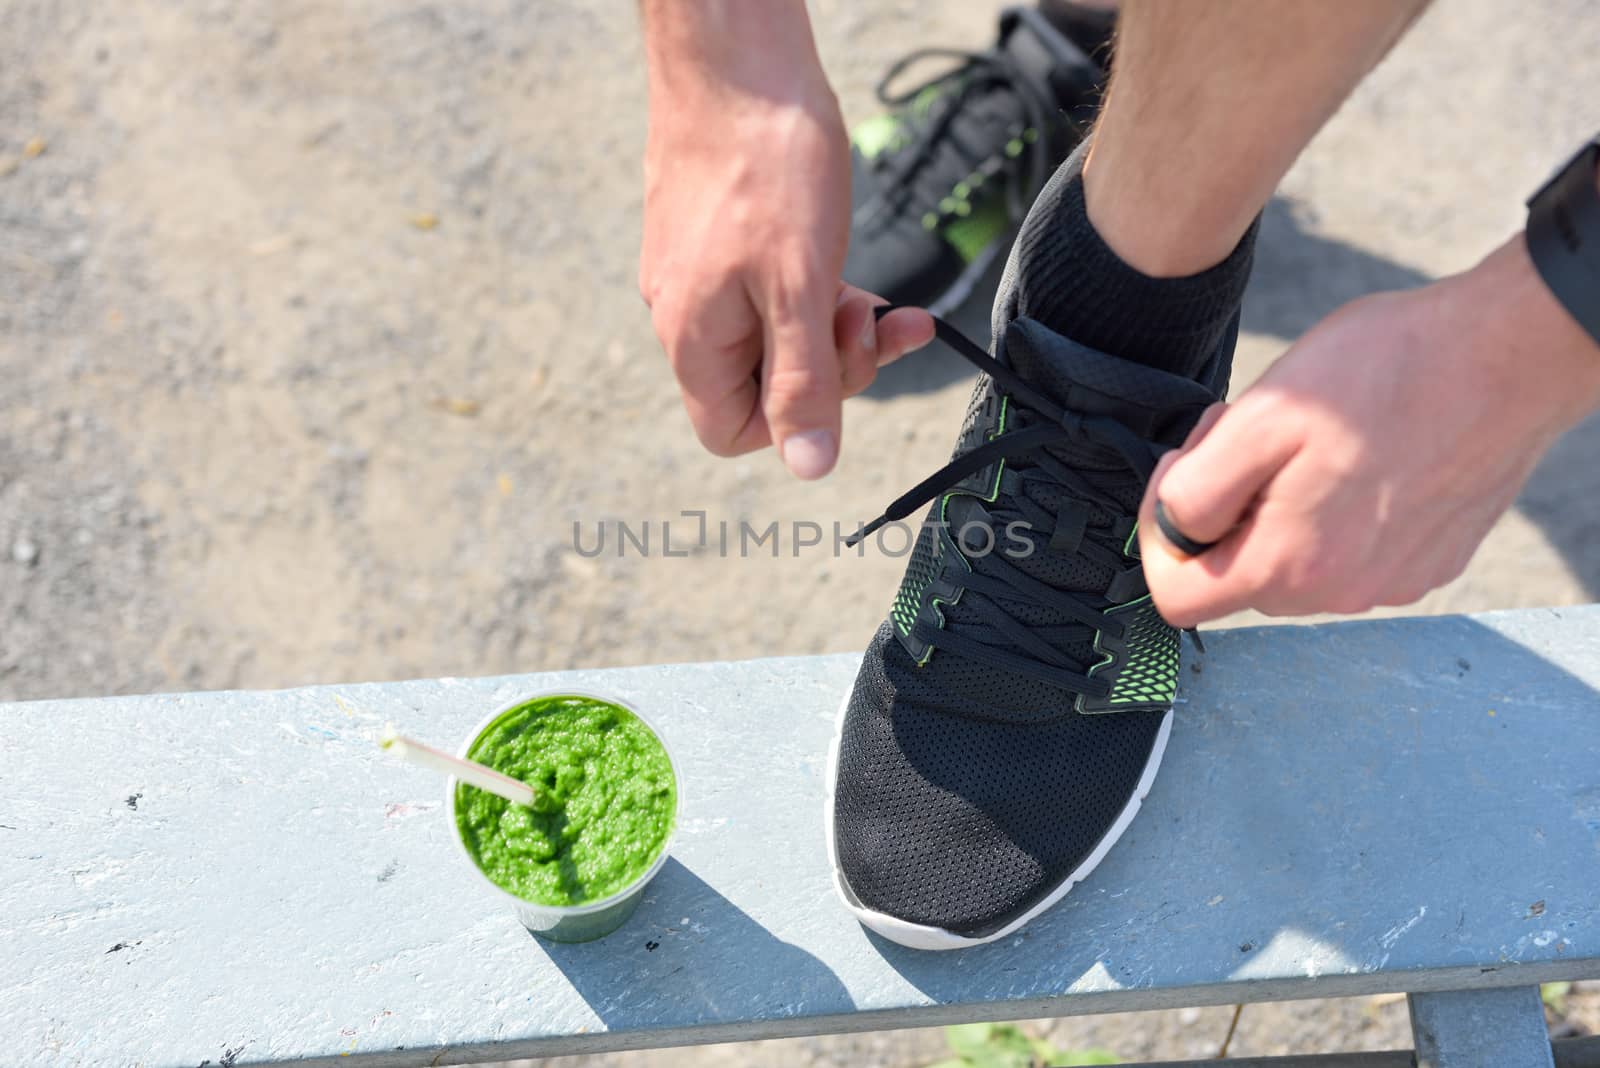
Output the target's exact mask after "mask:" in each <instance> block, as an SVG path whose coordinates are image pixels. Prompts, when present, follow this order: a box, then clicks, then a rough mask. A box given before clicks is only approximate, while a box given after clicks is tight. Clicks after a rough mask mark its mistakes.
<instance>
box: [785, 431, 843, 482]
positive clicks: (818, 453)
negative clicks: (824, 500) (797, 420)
mask: <svg viewBox="0 0 1600 1068" xmlns="http://www.w3.org/2000/svg"><path fill="white" fill-rule="evenodd" d="M837 451H838V448H837V446H836V445H835V444H834V440H833V434H832V432H831V431H827V430H806V431H802V432H801V433H799V434H790V435H789V436H788V437H786V438H784V439H783V464H784V466H785V467H787V468H788V469H789V470H790V472H791V473H792V474H793V475H794V476H795V477H796V478H821V477H822V476H823V475H825V474H827V473H828V472H829V471H830V470H832V468H833V459H834V455H835V453H836V452H837Z"/></svg>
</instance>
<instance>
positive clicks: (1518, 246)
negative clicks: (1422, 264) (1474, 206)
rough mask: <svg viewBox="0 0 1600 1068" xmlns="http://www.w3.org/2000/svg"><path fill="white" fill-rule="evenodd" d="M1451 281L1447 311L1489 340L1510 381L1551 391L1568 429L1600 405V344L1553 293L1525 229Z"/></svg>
mask: <svg viewBox="0 0 1600 1068" xmlns="http://www.w3.org/2000/svg"><path fill="white" fill-rule="evenodd" d="M1445 284H1447V285H1450V286H1451V288H1452V292H1453V295H1454V299H1452V300H1450V301H1449V302H1448V303H1447V307H1446V309H1445V310H1446V314H1447V315H1451V316H1460V320H1459V322H1460V324H1461V325H1464V326H1465V327H1466V328H1467V330H1468V331H1469V333H1468V334H1467V335H1466V336H1468V337H1471V336H1473V335H1474V334H1476V335H1477V336H1478V337H1480V338H1482V339H1483V341H1485V342H1486V343H1487V344H1488V346H1489V352H1490V353H1491V354H1492V355H1493V357H1494V358H1495V359H1496V360H1497V361H1499V362H1500V363H1501V365H1502V368H1503V370H1504V371H1505V372H1506V375H1507V381H1508V385H1509V383H1510V381H1512V380H1515V381H1516V383H1517V386H1516V387H1512V388H1516V389H1517V391H1518V392H1520V391H1521V390H1522V389H1526V388H1529V387H1536V388H1539V389H1540V391H1541V392H1544V393H1547V394H1548V395H1549V397H1550V399H1551V403H1552V405H1554V407H1555V408H1556V411H1555V413H1554V414H1555V416H1556V418H1557V419H1558V420H1559V422H1560V423H1561V427H1560V429H1565V428H1566V427H1567V426H1569V425H1571V424H1573V423H1576V422H1578V421H1579V420H1580V419H1582V418H1584V417H1585V416H1586V415H1589V414H1590V413H1592V412H1594V411H1596V410H1597V409H1600V344H1596V342H1595V340H1594V338H1592V337H1590V336H1589V334H1588V332H1587V331H1586V330H1584V328H1583V327H1582V326H1580V325H1579V324H1578V322H1577V320H1576V319H1574V318H1573V317H1572V315H1571V314H1570V313H1569V312H1568V311H1567V309H1566V308H1565V307H1564V306H1563V305H1562V304H1561V302H1560V301H1559V300H1557V299H1556V297H1555V295H1554V294H1553V293H1551V292H1550V289H1549V287H1548V286H1547V285H1546V284H1545V282H1544V279H1542V278H1541V277H1540V276H1539V272H1538V270H1537V269H1536V268H1535V267H1534V264H1533V260H1532V259H1531V258H1530V257H1529V255H1528V248H1527V244H1526V243H1525V242H1524V240H1523V236H1522V235H1521V234H1518V235H1516V236H1515V237H1513V238H1512V239H1511V240H1509V241H1507V242H1506V243H1505V244H1503V245H1501V246H1500V247H1499V248H1498V249H1496V250H1495V251H1493V252H1491V253H1490V254H1489V255H1488V256H1487V257H1485V258H1484V260H1483V261H1482V262H1481V263H1479V264H1478V265H1477V266H1476V267H1474V268H1473V269H1472V270H1470V271H1468V272H1467V273H1466V274H1464V275H1458V276H1457V277H1456V278H1453V279H1450V280H1448V281H1447V283H1445ZM1458 332H1459V331H1458Z"/></svg>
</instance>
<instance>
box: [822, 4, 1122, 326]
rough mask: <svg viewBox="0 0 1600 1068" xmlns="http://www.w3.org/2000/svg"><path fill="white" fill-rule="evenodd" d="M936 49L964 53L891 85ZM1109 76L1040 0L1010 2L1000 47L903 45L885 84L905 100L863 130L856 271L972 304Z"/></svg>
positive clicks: (883, 292) (908, 293)
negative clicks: (912, 83) (925, 77)
mask: <svg viewBox="0 0 1600 1068" xmlns="http://www.w3.org/2000/svg"><path fill="white" fill-rule="evenodd" d="M928 58H948V59H955V60H958V61H959V65H958V66H957V67H956V68H955V69H954V70H952V71H950V72H949V73H947V74H943V75H940V76H939V77H937V78H935V79H933V80H932V81H929V82H927V83H925V84H923V85H921V86H918V87H917V88H914V89H910V90H907V91H905V92H902V93H898V94H896V93H891V91H890V90H891V86H892V84H893V82H894V81H895V80H896V79H897V78H898V77H899V75H900V74H901V73H902V72H903V71H905V70H906V68H907V67H909V66H911V65H912V64H914V63H918V62H921V61H923V60H925V59H928ZM1104 77H1105V72H1104V71H1103V70H1102V69H1101V67H1100V66H1099V65H1098V64H1097V63H1095V61H1094V60H1092V59H1090V58H1089V57H1088V56H1087V55H1085V54H1084V52H1083V50H1082V49H1080V48H1079V47H1078V46H1077V45H1076V44H1074V43H1073V41H1072V40H1071V39H1070V38H1068V37H1066V36H1064V35H1062V34H1061V33H1060V32H1059V31H1058V30H1056V28H1055V27H1054V26H1052V25H1051V24H1050V22H1049V21H1048V20H1047V19H1046V18H1045V17H1044V16H1043V15H1041V14H1040V13H1039V12H1038V11H1037V10H1036V9H1034V8H1013V9H1010V10H1008V11H1006V12H1004V13H1003V14H1002V15H1001V17H1000V41H999V43H998V44H997V45H996V46H995V47H994V48H993V49H991V50H990V51H987V52H963V51H958V50H955V49H922V50H920V51H917V52H913V53H911V54H910V55H908V56H906V57H905V58H903V59H901V60H900V61H899V62H898V63H896V64H895V65H894V66H893V67H891V68H890V69H889V71H888V73H887V74H886V75H885V76H884V79H883V81H882V83H880V84H879V86H878V97H879V99H881V100H882V101H883V102H884V104H886V105H887V106H889V107H890V108H892V109H893V110H892V111H891V112H890V113H889V114H885V115H879V116H877V117H876V118H873V119H870V120H868V121H867V122H864V123H862V124H861V125H859V126H857V127H856V128H855V130H853V131H852V132H851V170H852V176H851V177H852V181H851V200H852V205H853V217H852V220H851V230H850V254H849V258H848V259H847V260H846V262H845V267H844V277H845V280H846V281H847V282H849V283H851V284H852V285H856V286H860V287H861V288H862V289H865V290H867V291H868V292H869V293H876V294H878V295H879V296H882V297H884V298H886V299H887V300H888V301H889V302H890V303H893V304H914V305H916V306H918V307H925V308H928V309H929V310H930V311H932V312H933V313H934V314H936V315H938V314H942V313H943V312H945V311H947V310H949V309H951V308H954V307H955V306H956V305H958V304H960V303H961V301H963V300H965V299H966V297H967V294H968V293H969V292H971V290H972V286H973V284H974V283H975V282H976V281H977V280H978V278H979V277H981V276H982V274H983V272H984V269H985V268H986V267H987V266H988V265H989V263H990V262H992V261H993V259H994V257H995V255H996V254H997V253H1003V252H1004V250H1005V248H1006V246H1007V245H1008V244H1009V243H1010V239H1011V237H1012V236H1013V234H1014V233H1015V230H1016V226H1017V224H1018V223H1020V222H1021V221H1022V218H1023V216H1024V215H1025V214H1027V211H1028V207H1029V205H1030V204H1032V202H1033V197H1034V195H1035V194H1037V193H1038V191H1039V190H1040V188H1041V187H1043V185H1044V183H1045V180H1046V179H1048V178H1049V177H1050V175H1051V174H1052V173H1053V172H1054V171H1055V169H1056V166H1057V165H1058V164H1059V163H1060V162H1061V161H1062V160H1064V159H1066V158H1067V156H1068V154H1070V153H1071V151H1072V150H1073V148H1075V147H1076V146H1077V144H1078V142H1079V141H1081V140H1082V138H1083V134H1084V131H1085V130H1086V129H1087V128H1088V125H1089V123H1090V121H1091V120H1092V119H1093V118H1094V113H1095V109H1096V107H1098V105H1099V99H1100V86H1101V83H1102V82H1103V80H1104Z"/></svg>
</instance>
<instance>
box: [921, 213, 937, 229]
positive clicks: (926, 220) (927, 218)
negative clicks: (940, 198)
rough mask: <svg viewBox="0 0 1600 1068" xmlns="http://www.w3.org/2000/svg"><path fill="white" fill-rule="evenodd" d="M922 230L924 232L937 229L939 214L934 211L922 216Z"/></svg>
mask: <svg viewBox="0 0 1600 1068" xmlns="http://www.w3.org/2000/svg"><path fill="white" fill-rule="evenodd" d="M922 228H923V229H924V230H937V229H939V213H938V212H936V211H930V212H928V213H927V214H926V215H924V216H923V217H922Z"/></svg>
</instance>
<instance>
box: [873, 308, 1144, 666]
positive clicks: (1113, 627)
mask: <svg viewBox="0 0 1600 1068" xmlns="http://www.w3.org/2000/svg"><path fill="white" fill-rule="evenodd" d="M892 310H894V309H893V306H890V307H882V308H879V309H877V313H878V316H879V318H882V317H883V316H884V315H885V314H887V313H888V312H890V311H892ZM933 322H934V330H935V333H936V334H937V336H938V337H939V339H940V340H941V341H943V342H944V343H945V344H947V345H949V346H950V347H951V348H952V349H954V350H955V351H956V352H957V353H959V354H960V355H961V356H962V357H963V358H965V359H966V360H967V361H968V362H969V363H971V364H973V365H974V366H976V367H977V368H978V369H979V370H980V371H982V372H984V373H985V374H987V375H989V376H990V377H991V378H992V379H993V380H994V382H995V385H996V387H997V389H998V390H999V391H1000V392H1001V393H1003V394H1005V395H1006V396H1007V397H1008V398H1009V400H1010V403H1011V405H1012V407H1013V409H1014V410H1015V411H1016V412H1017V423H1016V426H1017V429H1014V430H1008V431H1007V432H1006V433H1004V434H1001V435H1000V436H998V437H996V438H995V439H994V440H992V441H989V442H987V443H986V444H983V445H980V446H978V447H977V448H976V449H973V450H972V451H971V452H968V453H964V454H962V455H961V456H957V457H956V458H955V459H953V460H951V461H950V463H948V464H946V465H945V466H944V467H942V468H940V469H939V470H938V471H935V472H934V473H933V474H932V475H929V476H928V477H927V478H925V479H923V480H922V481H921V482H919V483H917V485H916V486H914V487H912V488H911V489H910V490H908V491H907V492H906V493H904V494H902V495H901V496H900V497H899V498H897V499H896V500H895V501H894V503H892V504H890V505H889V507H888V508H886V509H885V510H884V513H883V514H882V515H881V516H879V517H878V518H876V519H874V520H873V521H872V522H870V523H868V524H867V525H866V526H864V527H862V528H861V529H860V530H858V531H857V532H856V533H855V534H853V535H851V537H850V538H849V540H848V541H847V542H846V544H847V545H849V546H851V547H854V546H855V545H856V544H858V543H859V542H860V541H861V540H862V539H864V538H866V537H868V536H870V535H871V534H873V533H874V532H875V531H877V530H879V529H880V528H881V527H883V526H884V525H885V524H887V523H891V522H895V521H897V520H901V519H904V518H906V517H907V516H909V515H911V514H912V513H913V512H915V511H916V510H917V509H918V508H920V507H922V506H923V505H925V504H927V503H928V502H929V501H931V500H933V499H934V498H935V497H938V496H940V495H941V494H943V493H945V492H946V491H948V490H950V489H951V488H953V487H954V486H956V485H957V484H958V483H960V482H961V481H962V480H963V479H965V478H967V477H969V476H971V475H973V474H976V473H977V472H979V471H982V470H984V469H985V468H987V467H989V466H990V465H991V464H994V463H996V462H998V461H1000V460H1003V459H1006V458H1021V457H1023V456H1026V457H1027V459H1028V463H1029V466H1027V467H1025V468H1022V469H1020V470H1016V471H1014V472H1011V473H1010V474H1012V475H1013V476H1014V478H1015V480H1016V481H1015V482H1014V483H1013V485H1014V487H1015V492H1012V493H1008V494H1004V495H1002V497H1001V498H999V499H998V500H997V501H996V503H995V504H994V505H993V506H990V507H989V508H988V510H987V515H988V523H989V527H990V534H991V537H990V538H989V539H987V540H988V542H989V544H988V545H987V546H985V548H986V549H992V545H993V541H994V539H993V537H992V534H993V531H994V530H995V529H996V528H1002V527H1004V526H1005V524H1008V523H1010V522H1013V521H1016V520H1021V521H1023V522H1025V523H1026V524H1027V527H1028V529H1029V530H1030V531H1031V533H1032V536H1033V538H1034V542H1033V544H1034V549H1035V550H1037V549H1038V548H1039V547H1040V544H1039V543H1040V542H1041V541H1044V542H1045V546H1044V547H1045V548H1046V549H1047V550H1048V551H1053V552H1065V553H1076V554H1079V555H1082V556H1084V557H1085V558H1086V559H1088V560H1090V561H1092V562H1094V563H1097V564H1100V565H1102V566H1104V567H1107V568H1109V569H1111V570H1112V572H1113V575H1114V577H1113V579H1112V581H1111V585H1110V587H1109V588H1108V589H1107V591H1106V593H1105V595H1103V596H1099V597H1096V596H1095V595H1092V594H1086V593H1083V592H1077V591H1067V590H1059V589H1056V588H1055V587H1053V586H1051V585H1049V584H1048V583H1045V582H1041V581H1040V580H1039V579H1037V578H1034V577H1033V576H1032V575H1029V574H1027V573H1026V572H1024V571H1022V570H1021V569H1019V568H1018V567H1016V566H1015V565H1013V564H1010V563H1008V562H1006V560H1005V559H1004V554H1003V553H995V552H993V551H989V552H987V553H986V556H987V559H986V560H985V566H984V570H983V572H982V573H980V572H979V571H977V570H976V569H973V570H970V571H962V570H960V569H955V568H953V569H951V571H950V574H949V577H950V580H951V581H952V582H953V584H954V585H956V586H958V587H960V588H962V589H966V590H972V591H973V592H975V593H979V594H983V595H984V598H985V601H986V602H987V603H982V604H974V605H973V611H974V613H975V614H976V617H977V621H976V622H971V623H958V622H955V621H952V620H948V619H947V620H946V625H945V626H944V627H943V628H935V627H929V626H927V625H925V624H923V623H920V622H919V623H917V624H915V626H914V627H913V628H912V635H913V636H914V637H915V638H917V639H918V640H919V641H922V642H925V643H927V644H928V645H930V646H932V647H934V648H936V649H942V650H945V651H948V652H951V653H955V654H957V655H960V656H964V657H969V658H971V659H974V660H979V661H982V662H984V663H988V664H991V665H993V666H995V667H998V668H1002V669H1004V670H1007V671H1011V672H1015V673H1017V674H1021V675H1026V676H1028V677H1030V678H1034V679H1037V680H1039V681H1041V682H1045V683H1048V684H1050V685H1052V686H1057V687H1060V688H1061V689H1063V690H1068V691H1070V692H1072V693H1081V694H1085V695H1087V696H1089V697H1105V696H1107V695H1108V694H1109V693H1110V683H1109V682H1108V681H1107V680H1106V679H1104V678H1094V677H1091V676H1090V675H1089V674H1088V667H1087V666H1086V665H1084V664H1081V663H1079V662H1078V661H1076V660H1074V659H1073V658H1072V657H1070V656H1068V655H1067V654H1066V653H1064V652H1062V651H1061V648H1060V646H1061V645H1062V644H1063V643H1065V642H1067V641H1071V640H1073V639H1074V638H1076V637H1081V635H1082V631H1081V630H1080V629H1079V628H1082V627H1086V628H1088V629H1089V631H1091V632H1104V633H1106V634H1109V635H1111V636H1112V637H1118V638H1120V637H1122V636H1123V634H1124V633H1125V631H1126V627H1125V625H1124V623H1123V622H1122V621H1121V620H1119V619H1116V618H1113V617H1111V616H1109V615H1107V614H1106V612H1105V609H1107V608H1110V607H1112V606H1113V604H1115V603H1125V602H1126V601H1128V600H1131V599H1133V598H1134V597H1138V596H1141V595H1142V594H1143V592H1144V590H1145V587H1144V576H1143V570H1142V568H1141V567H1140V566H1139V565H1137V564H1135V565H1134V566H1132V567H1129V566H1128V562H1127V560H1126V558H1125V557H1124V556H1123V554H1122V552H1121V550H1120V546H1119V547H1118V548H1115V549H1114V548H1112V547H1110V546H1108V545H1105V544H1102V543H1100V542H1098V541H1096V540H1094V539H1092V538H1090V537H1089V536H1088V535H1089V533H1090V528H1089V527H1088V518H1089V511H1090V508H1091V507H1092V506H1098V507H1100V508H1101V509H1103V510H1104V511H1106V512H1107V513H1108V514H1110V515H1112V516H1113V517H1116V516H1121V515H1122V514H1123V512H1124V508H1123V506H1122V505H1121V504H1120V503H1119V502H1117V501H1116V500H1114V499H1112V498H1111V497H1110V495H1108V494H1107V493H1105V492H1104V491H1102V490H1100V489H1098V488H1096V487H1095V486H1094V485H1093V484H1092V483H1091V482H1090V481H1089V480H1088V479H1087V478H1085V477H1084V476H1083V475H1082V474H1081V473H1079V472H1078V471H1075V470H1073V469H1072V468H1071V467H1070V466H1069V465H1067V464H1066V463H1064V462H1063V461H1062V460H1060V459H1059V458H1058V457H1056V456H1053V455H1051V453H1050V452H1049V449H1050V448H1051V447H1052V446H1062V445H1077V446H1091V447H1098V448H1100V449H1109V450H1110V451H1111V453H1112V454H1114V455H1115V456H1117V457H1119V458H1120V459H1121V460H1122V461H1124V462H1125V463H1126V465H1127V467H1128V468H1129V469H1130V470H1132V471H1133V472H1134V473H1135V474H1137V475H1138V476H1139V477H1140V478H1141V479H1143V480H1146V481H1148V480H1149V478H1150V475H1151V473H1152V472H1153V471H1154V470H1155V465H1156V461H1157V459H1159V458H1160V456H1161V454H1162V453H1164V452H1166V448H1165V447H1164V446H1161V445H1157V444H1155V443H1152V442H1150V441H1148V440H1146V439H1145V438H1143V437H1141V436H1140V435H1139V434H1138V433H1136V432H1134V431H1133V430H1132V429H1130V428H1129V427H1127V426H1126V425H1125V424H1123V423H1121V422H1120V421H1118V420H1116V419H1113V418H1111V417H1110V416H1105V415H1084V414H1082V413H1080V412H1074V411H1070V410H1068V409H1067V408H1064V407H1062V406H1061V405H1059V404H1057V403H1056V402H1055V401H1053V400H1051V399H1050V398H1049V397H1047V396H1045V395H1044V394H1043V393H1041V392H1040V391H1039V390H1038V389H1036V388H1034V387H1033V386H1032V385H1030V384H1029V383H1028V382H1027V381H1026V380H1025V379H1023V378H1022V377H1021V376H1020V375H1018V374H1017V373H1016V372H1015V371H1013V370H1012V369H1011V368H1009V367H1007V366H1006V365H1005V364H1003V363H1001V362H999V361H998V360H996V359H994V358H993V357H991V356H990V355H989V354H988V353H987V352H984V351H983V349H981V348H979V347H978V346H977V345H976V344H974V343H973V342H972V341H971V340H970V339H968V338H967V337H966V336H965V335H963V334H962V333H961V332H960V331H959V330H957V329H956V328H955V327H953V326H951V325H950V324H949V323H947V322H945V321H944V320H942V319H938V318H935V319H934V321H933ZM1035 480H1038V481H1048V482H1052V483H1054V484H1055V485H1057V486H1060V487H1063V488H1065V489H1066V490H1067V491H1068V494H1067V497H1066V503H1065V505H1064V506H1063V507H1062V508H1061V509H1059V510H1058V512H1057V514H1056V515H1054V516H1052V515H1050V514H1049V513H1048V512H1047V511H1046V510H1045V509H1044V507H1042V506H1041V505H1039V504H1038V503H1037V502H1035V501H1034V500H1033V499H1032V498H1031V497H1029V496H1028V494H1027V493H1025V492H1024V491H1023V486H1025V484H1026V483H1027V482H1029V481H1035ZM1132 532H1133V521H1132V519H1131V517H1130V518H1123V519H1120V520H1114V521H1113V523H1112V525H1111V527H1110V529H1109V530H1107V529H1100V530H1097V531H1096V532H1095V533H1097V534H1098V535H1099V536H1101V537H1105V536H1109V537H1111V538H1113V539H1123V540H1125V539H1126V538H1127V537H1129V536H1130V535H1131V534H1132ZM1046 539H1048V540H1047V541H1046ZM958 540H959V539H958ZM968 547H969V548H971V546H968ZM1002 600H1005V601H1010V602H1014V603H1021V604H1032V605H1037V606H1040V607H1042V608H1045V609H1047V610H1051V611H1054V612H1055V613H1058V614H1059V616H1060V617H1062V618H1064V619H1066V620H1068V621H1070V622H1068V623H1064V624H1058V625H1052V626H1042V627H1041V626H1029V625H1027V624H1025V623H1023V622H1021V621H1020V620H1018V619H1017V618H1015V617H1014V616H1012V615H1010V614H1008V613H1007V612H1006V611H1004V610H1003V609H1002V608H1001V607H1000V602H1001V601H1002ZM1090 601H1097V602H1103V604H1101V605H1099V606H1096V605H1095V604H1091V603H1089V602H1090ZM1014 650H1021V651H1023V652H1025V653H1027V654H1030V655H1020V654H1019V652H1017V651H1014Z"/></svg>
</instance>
